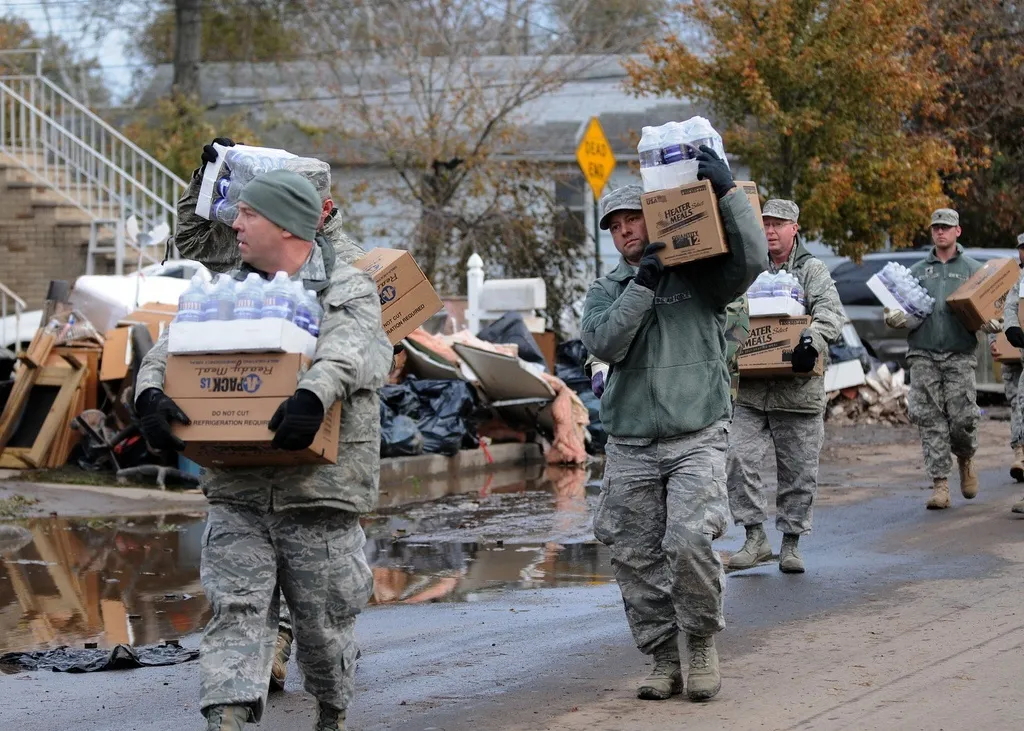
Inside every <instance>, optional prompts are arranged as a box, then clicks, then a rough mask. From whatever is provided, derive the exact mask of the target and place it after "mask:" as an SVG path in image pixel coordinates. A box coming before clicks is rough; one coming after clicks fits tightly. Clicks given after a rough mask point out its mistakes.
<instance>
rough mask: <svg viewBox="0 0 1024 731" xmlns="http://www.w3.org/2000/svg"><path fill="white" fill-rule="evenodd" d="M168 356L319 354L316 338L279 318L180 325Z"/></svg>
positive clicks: (172, 336) (171, 339) (173, 332)
mask: <svg viewBox="0 0 1024 731" xmlns="http://www.w3.org/2000/svg"><path fill="white" fill-rule="evenodd" d="M167 352H168V353H171V354H172V355H179V354H184V353H235V354H238V353H302V354H304V355H306V356H309V357H310V358H312V357H313V356H314V355H315V354H316V338H315V337H313V336H312V335H310V334H309V333H308V332H306V331H305V330H303V329H302V328H301V327H299V326H298V325H296V324H295V323H294V322H289V321H288V320H283V319H281V318H278V317H267V318H263V319H261V320H212V321H209V322H176V323H174V324H173V325H172V326H171V333H170V335H169V336H168V338H167Z"/></svg>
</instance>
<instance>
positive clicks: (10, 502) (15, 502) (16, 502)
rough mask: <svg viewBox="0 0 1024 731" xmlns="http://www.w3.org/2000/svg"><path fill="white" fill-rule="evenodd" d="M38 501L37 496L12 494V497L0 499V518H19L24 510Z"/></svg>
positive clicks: (23, 513)
mask: <svg viewBox="0 0 1024 731" xmlns="http://www.w3.org/2000/svg"><path fill="white" fill-rule="evenodd" d="M38 502H39V500H38V498H34V497H25V496H24V495H14V496H13V497H9V498H3V499H0V519H4V520H10V519H11V518H21V517H23V516H24V515H25V511H26V510H28V509H29V508H31V507H32V506H33V505H35V504H37V503H38Z"/></svg>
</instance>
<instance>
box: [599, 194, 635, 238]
mask: <svg viewBox="0 0 1024 731" xmlns="http://www.w3.org/2000/svg"><path fill="white" fill-rule="evenodd" d="M643 194H644V189H643V187H642V186H640V185H635V184H633V185H624V186H622V187H621V188H616V189H615V190H613V191H612V192H611V193H609V194H608V195H606V196H605V197H604V198H602V199H601V205H600V208H601V223H600V226H601V230H602V231H607V230H608V216H610V215H611V214H613V213H615V212H616V211H642V210H643V207H642V206H641V205H640V196H642V195H643Z"/></svg>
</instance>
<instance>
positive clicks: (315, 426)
mask: <svg viewBox="0 0 1024 731" xmlns="http://www.w3.org/2000/svg"><path fill="white" fill-rule="evenodd" d="M323 422H324V405H323V404H322V403H320V397H319V396H317V395H316V394H315V393H313V392H312V391H307V390H306V389H304V388H300V389H299V390H298V391H296V392H295V393H293V394H292V395H291V396H290V397H289V398H287V399H285V400H284V401H283V402H282V403H281V405H280V406H278V407H277V411H275V412H274V415H273V416H272V417H270V431H272V432H277V433H276V434H275V435H274V441H272V442H271V443H270V446H272V447H274V448H275V449H288V450H292V451H296V450H299V449H305V448H306V447H308V446H309V445H310V444H312V443H313V437H315V436H316V433H317V432H318V431H320V425H321V424H322V423H323Z"/></svg>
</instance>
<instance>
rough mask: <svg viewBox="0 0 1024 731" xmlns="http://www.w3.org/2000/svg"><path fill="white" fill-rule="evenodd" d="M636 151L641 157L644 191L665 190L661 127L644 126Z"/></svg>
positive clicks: (641, 176)
mask: <svg viewBox="0 0 1024 731" xmlns="http://www.w3.org/2000/svg"><path fill="white" fill-rule="evenodd" d="M636 151H637V155H639V157H640V179H641V180H642V181H643V184H644V192H645V193H650V192H652V191H655V190H663V189H664V187H665V186H663V185H662V184H661V166H662V161H661V128H660V127H644V128H643V130H642V131H641V134H640V144H639V145H637V146H636Z"/></svg>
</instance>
